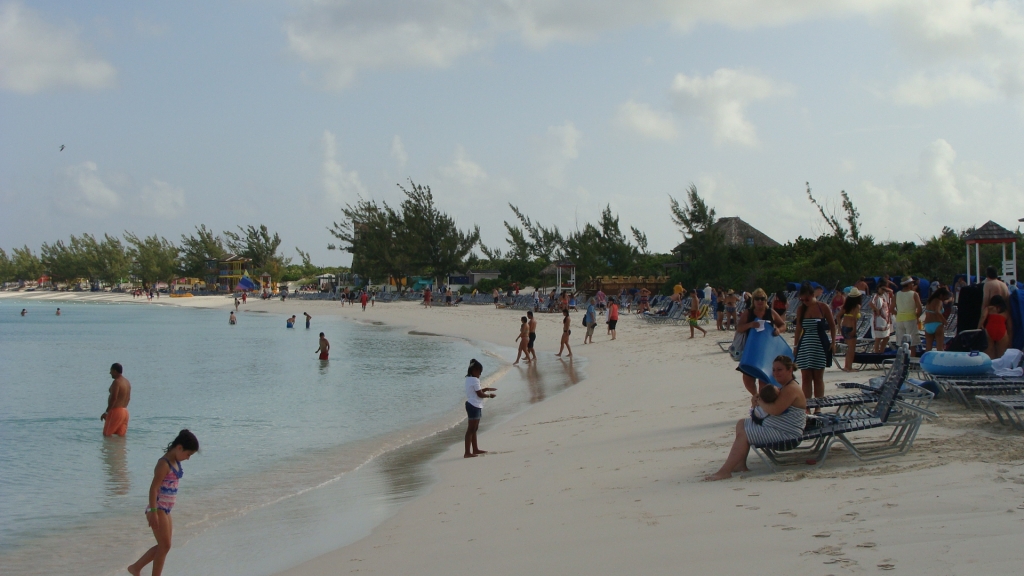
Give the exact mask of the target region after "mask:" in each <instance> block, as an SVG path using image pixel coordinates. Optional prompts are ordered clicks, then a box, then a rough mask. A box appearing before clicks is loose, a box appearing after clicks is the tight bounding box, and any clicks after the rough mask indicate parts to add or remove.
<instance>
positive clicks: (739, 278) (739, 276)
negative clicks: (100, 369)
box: [0, 180, 1024, 290]
mask: <svg viewBox="0 0 1024 576" xmlns="http://www.w3.org/2000/svg"><path fill="white" fill-rule="evenodd" d="M398 187H399V189H400V190H401V192H402V200H401V202H400V203H399V204H398V205H397V206H391V205H389V204H388V203H387V202H380V203H378V202H377V201H375V200H367V199H362V198H360V199H359V200H358V201H357V202H356V203H354V204H347V205H346V206H344V207H343V208H342V209H341V213H342V216H343V219H342V220H341V221H339V222H334V223H333V224H332V225H331V226H330V227H328V232H329V233H330V235H331V236H333V238H334V239H335V240H336V242H337V243H331V244H328V246H327V247H328V248H329V249H332V250H335V249H338V250H344V251H347V252H349V253H351V254H352V265H351V271H352V272H354V273H356V274H358V275H360V276H362V277H364V278H368V279H373V280H375V281H376V282H377V283H383V282H385V281H386V280H387V278H388V277H393V278H404V277H408V276H424V277H434V278H438V279H439V280H443V278H444V277H445V276H447V275H448V274H454V273H458V274H461V273H464V272H466V271H467V270H470V269H476V270H498V271H499V272H500V277H499V280H498V282H497V284H498V285H508V284H510V283H512V282H518V283H519V284H520V285H524V286H527V285H534V286H539V285H544V284H545V283H546V282H550V279H545V278H542V277H541V273H542V271H543V270H544V268H546V267H547V266H549V265H550V264H551V263H552V262H556V261H559V260H569V261H571V262H573V263H574V264H575V265H576V270H577V278H578V279H580V280H586V279H587V278H589V277H596V276H607V275H621V276H655V275H656V276H661V275H666V274H667V275H669V282H668V283H667V286H666V290H669V289H670V287H671V285H674V284H675V283H676V282H682V283H683V284H684V285H686V286H696V285H703V284H704V283H710V284H712V285H715V286H721V287H731V288H735V289H747V290H749V289H752V288H755V287H763V288H765V289H768V290H778V289H782V288H783V287H784V286H785V284H786V283H787V282H793V281H801V280H814V281H817V282H820V283H822V284H825V285H828V286H832V285H844V286H845V285H848V284H852V283H853V282H855V281H856V280H857V279H858V278H860V277H861V276H878V275H882V274H891V275H894V276H895V275H906V274H913V275H916V276H923V277H926V278H929V279H940V280H942V281H943V282H951V281H952V279H953V276H954V275H956V274H959V273H961V272H962V271H963V270H964V268H965V263H964V254H965V252H966V244H965V238H966V237H967V236H968V235H969V234H970V233H972V232H973V231H974V229H973V228H968V229H964V230H959V231H957V230H953V229H952V228H949V227H944V228H943V229H942V230H941V231H940V232H939V233H938V234H937V235H935V236H932V237H930V238H928V239H922V240H921V242H920V243H915V242H893V241H889V242H879V241H877V240H875V239H874V238H873V237H872V236H871V235H868V234H864V233H863V231H862V230H863V226H862V224H861V219H860V213H859V212H858V211H857V208H856V206H855V205H854V202H853V200H852V199H851V198H850V196H849V195H848V194H847V193H846V192H845V191H841V192H840V194H839V197H840V201H839V203H838V205H837V206H835V207H833V208H828V207H826V206H825V205H823V204H822V203H821V202H820V201H819V200H818V199H817V198H815V196H814V194H813V193H812V190H811V187H810V184H808V185H807V189H806V195H807V199H808V201H809V202H810V203H811V204H812V205H813V206H814V207H815V209H816V210H817V211H818V213H819V214H820V216H821V219H822V223H823V226H822V230H823V232H822V233H821V234H820V235H819V236H818V237H816V238H805V237H803V236H800V237H798V238H796V239H795V240H792V241H789V242H787V243H785V244H783V245H780V246H775V247H762V246H746V245H740V246H735V245H729V244H728V243H727V242H726V239H725V238H724V236H723V235H722V233H721V232H720V231H719V230H718V229H717V228H716V224H717V223H718V217H717V214H716V210H715V208H714V206H711V205H710V204H709V203H708V202H707V201H706V200H705V199H704V198H703V197H702V196H701V195H700V193H699V192H698V190H697V188H696V186H694V185H692V184H691V185H690V186H689V188H688V189H687V190H686V191H685V195H684V196H683V198H682V200H677V199H676V198H675V197H673V196H671V195H670V196H668V208H669V210H668V215H669V218H670V219H671V221H672V222H673V224H674V225H675V226H676V227H677V228H678V230H679V233H680V240H681V241H682V242H681V244H680V245H679V246H678V247H677V248H676V250H674V251H673V252H671V253H654V252H651V251H650V250H649V248H648V241H647V235H646V234H645V233H644V232H642V231H641V230H639V229H637V228H636V227H634V226H629V227H628V232H626V231H624V230H623V228H624V227H623V226H622V224H621V223H620V220H619V217H618V215H617V214H614V213H613V212H612V210H611V207H610V206H605V208H604V209H603V210H602V211H601V214H600V217H599V218H598V219H597V221H596V222H593V223H591V222H586V223H583V224H582V225H577V227H576V229H575V230H571V231H567V232H564V231H562V230H560V229H559V228H558V227H557V226H554V225H544V224H542V223H541V222H539V221H537V220H534V219H533V218H531V217H530V216H529V215H527V214H526V213H524V212H523V211H522V210H520V208H519V207H517V206H515V205H513V204H509V210H510V214H511V216H512V217H511V218H510V219H509V220H506V221H504V227H505V232H506V238H505V244H506V245H505V246H504V247H489V246H487V245H485V244H483V243H482V242H481V241H480V228H479V226H476V225H474V226H472V227H469V228H460V227H459V225H458V224H457V222H456V221H455V218H454V217H452V216H450V215H449V214H447V213H445V212H444V211H442V210H441V209H440V208H439V207H438V206H437V204H436V203H435V201H434V196H433V193H432V191H431V189H430V187H429V186H428V185H423V184H417V183H415V182H413V181H412V180H410V181H409V182H408V185H403V184H399V185H398ZM1017 237H1018V243H1020V242H1022V241H1024V236H1021V234H1020V231H1019V229H1018V231H1017ZM281 244H282V241H281V238H280V236H279V235H278V234H277V233H276V232H271V231H270V230H269V229H268V228H267V226H265V225H259V226H253V225H249V226H245V227H243V226H239V227H238V228H237V230H229V231H225V232H223V233H222V234H217V233H216V232H214V231H213V230H211V229H209V228H207V227H206V226H205V225H200V226H197V227H196V228H195V232H194V233H193V234H183V235H182V236H181V240H180V242H178V243H174V242H172V241H170V240H167V239H166V238H163V237H160V236H157V235H152V236H145V237H140V236H137V235H136V234H134V233H131V232H125V233H124V234H123V237H121V238H118V237H115V236H110V235H106V234H105V235H104V236H103V237H102V238H98V237H94V236H92V235H90V234H82V235H81V236H74V235H72V236H71V237H70V238H69V239H68V240H67V241H64V240H57V241H56V242H53V243H52V244H51V243H44V244H43V245H42V246H41V248H40V250H39V252H38V254H37V253H34V252H33V251H32V250H31V249H29V247H28V246H24V247H22V248H15V249H13V250H12V251H11V253H10V254H9V255H8V253H7V252H5V251H4V250H3V249H0V281H10V280H32V279H36V278H39V277H41V276H43V275H44V274H45V275H49V276H50V277H51V279H53V280H54V281H55V282H70V281H74V280H77V279H82V278H86V279H89V280H91V281H93V282H103V283H106V284H116V283H119V282H123V281H126V280H127V279H128V278H129V277H132V278H134V279H136V280H138V281H141V282H142V283H143V284H145V285H151V284H153V283H155V282H161V281H164V282H169V281H170V280H172V279H174V278H176V277H180V276H187V277H199V278H202V277H203V276H205V274H206V261H207V260H212V259H220V258H223V257H224V256H226V255H227V254H228V253H234V254H237V255H240V256H244V257H246V258H250V259H251V260H252V271H253V272H254V273H263V272H267V273H270V275H271V276H272V277H273V278H274V279H275V280H283V281H293V280H299V279H301V278H308V277H311V276H313V275H315V274H318V273H322V272H324V271H328V270H329V269H326V268H320V267H317V266H315V265H314V264H313V263H312V261H311V258H310V256H309V254H308V253H306V252H303V251H302V250H300V249H298V248H296V251H297V253H298V255H299V257H300V261H301V263H299V264H293V263H292V258H287V257H285V256H284V255H283V254H281V252H280V248H281ZM981 256H982V264H983V266H984V265H986V264H988V265H998V263H999V261H1000V248H999V247H998V246H994V245H987V246H982V248H981ZM344 270H345V269H333V270H332V271H344Z"/></svg>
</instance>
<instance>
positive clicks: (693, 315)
mask: <svg viewBox="0 0 1024 576" xmlns="http://www.w3.org/2000/svg"><path fill="white" fill-rule="evenodd" d="M697 294H698V292H697V291H696V290H694V291H693V295H692V296H690V317H689V318H687V319H686V320H687V322H688V323H689V324H690V339H691V340H693V337H694V335H695V333H694V329H697V330H700V333H701V334H703V336H701V338H705V337H707V335H708V331H707V330H705V329H703V328H701V327H700V299H699V297H698V296H697Z"/></svg>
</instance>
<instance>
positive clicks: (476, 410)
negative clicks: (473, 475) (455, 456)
mask: <svg viewBox="0 0 1024 576" xmlns="http://www.w3.org/2000/svg"><path fill="white" fill-rule="evenodd" d="M483 371H484V367H483V365H482V364H480V363H479V362H477V361H476V358H474V359H472V360H470V361H469V372H467V373H466V415H468V416H469V428H467V429H466V454H465V456H463V457H464V458H475V457H477V456H479V455H481V454H487V452H486V451H484V450H481V449H480V448H479V447H478V446H477V445H476V431H477V428H479V427H480V418H481V417H482V416H483V412H484V398H494V394H488V392H497V391H498V389H497V388H481V387H480V374H482V373H483Z"/></svg>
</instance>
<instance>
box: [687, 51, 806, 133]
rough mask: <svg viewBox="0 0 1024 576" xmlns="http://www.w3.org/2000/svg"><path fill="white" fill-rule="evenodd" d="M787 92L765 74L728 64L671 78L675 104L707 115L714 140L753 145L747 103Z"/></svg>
mask: <svg viewBox="0 0 1024 576" xmlns="http://www.w3.org/2000/svg"><path fill="white" fill-rule="evenodd" d="M791 92H792V89H791V88H790V87H788V86H787V85H785V84H780V83H778V82H775V81H774V80H772V79H771V78H768V77H766V76H761V75H759V74H755V73H751V72H745V71H743V70H732V69H729V68H719V69H718V70H715V72H714V73H713V74H712V75H711V76H705V77H699V76H687V75H685V74H678V75H677V76H676V77H675V80H673V81H672V95H673V97H674V98H675V101H676V104H677V106H678V107H679V108H680V109H682V110H685V111H689V112H692V113H695V114H697V115H699V116H702V117H704V118H705V119H707V120H708V121H709V122H710V123H711V127H712V134H713V138H714V141H715V143H716V144H723V143H727V142H732V143H736V144H743V145H745V146H755V145H757V129H756V128H755V127H754V125H753V124H751V123H750V121H749V120H747V118H746V114H745V113H746V109H747V106H748V105H750V104H751V103H752V102H755V101H757V100H763V99H765V98H771V97H773V96H779V95H785V94H789V93H791Z"/></svg>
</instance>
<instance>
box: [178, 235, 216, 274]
mask: <svg viewBox="0 0 1024 576" xmlns="http://www.w3.org/2000/svg"><path fill="white" fill-rule="evenodd" d="M180 250H181V272H182V274H184V275H185V276H190V277H193V278H202V277H203V276H205V275H206V270H207V268H206V261H207V260H219V259H221V258H224V256H226V255H227V250H226V248H225V247H224V240H223V239H222V238H221V237H220V236H218V235H217V234H216V233H214V232H213V230H210V229H209V228H207V227H206V224H201V225H199V226H196V233H195V234H190V235H186V234H182V235H181V246H180Z"/></svg>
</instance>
